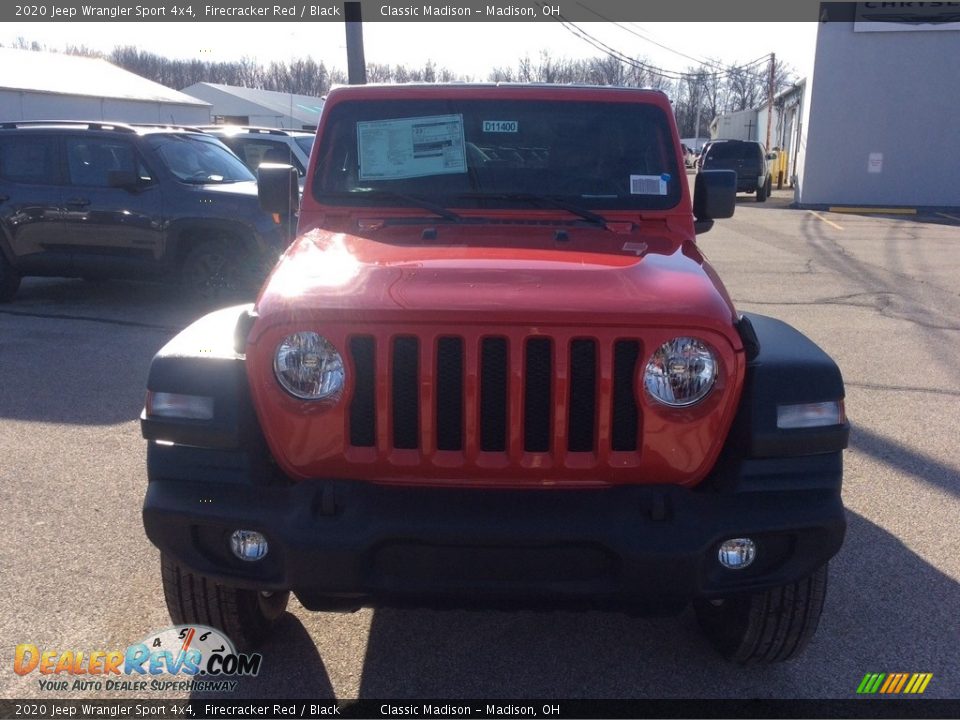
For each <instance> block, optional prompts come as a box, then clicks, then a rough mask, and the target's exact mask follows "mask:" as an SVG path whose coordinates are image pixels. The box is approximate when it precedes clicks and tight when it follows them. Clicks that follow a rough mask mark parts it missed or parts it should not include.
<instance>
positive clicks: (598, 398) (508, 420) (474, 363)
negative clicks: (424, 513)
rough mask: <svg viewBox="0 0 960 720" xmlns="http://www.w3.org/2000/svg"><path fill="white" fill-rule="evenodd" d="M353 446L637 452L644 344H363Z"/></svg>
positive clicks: (418, 340) (615, 338) (495, 339)
mask: <svg viewBox="0 0 960 720" xmlns="http://www.w3.org/2000/svg"><path fill="white" fill-rule="evenodd" d="M348 355H349V362H350V366H351V370H352V374H353V393H352V399H351V401H350V407H349V419H348V433H349V444H350V445H351V446H353V447H356V448H376V449H377V450H380V451H384V452H390V451H393V450H418V451H420V452H421V453H426V454H433V453H435V452H440V453H461V454H465V456H466V457H465V459H466V461H467V462H471V461H476V459H477V457H478V456H480V455H485V456H487V457H490V456H492V455H496V454H500V455H503V456H506V457H509V458H511V459H513V460H519V459H520V458H522V457H527V458H529V457H530V456H532V455H550V456H552V457H553V458H554V460H555V461H557V462H563V461H564V459H569V458H570V457H571V456H574V455H579V456H580V457H584V456H585V455H586V454H589V453H599V452H604V453H606V452H624V453H636V452H637V451H638V448H639V447H640V443H639V437H640V432H641V429H642V428H641V417H640V413H639V411H638V407H637V402H636V398H635V376H636V372H637V363H638V361H639V359H640V357H641V344H640V342H639V340H636V339H629V338H628V339H623V338H622V337H620V336H619V335H617V334H614V333H612V332H611V333H610V334H609V336H603V337H601V336H593V337H584V336H583V334H574V333H572V332H566V333H554V334H553V335H551V336H545V335H542V334H532V333H528V332H521V331H513V330H508V331H506V332H504V331H503V330H499V331H491V332H490V333H484V332H481V331H476V332H475V333H473V334H470V335H436V336H432V335H431V336H424V337H420V336H415V335H412V334H398V335H393V336H388V337H381V336H374V335H354V336H352V337H351V338H350V340H349V343H348Z"/></svg>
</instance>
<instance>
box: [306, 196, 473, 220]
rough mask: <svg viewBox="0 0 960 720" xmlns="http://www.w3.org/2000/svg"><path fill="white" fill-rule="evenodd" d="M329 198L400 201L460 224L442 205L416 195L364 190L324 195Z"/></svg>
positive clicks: (451, 211) (453, 213)
mask: <svg viewBox="0 0 960 720" xmlns="http://www.w3.org/2000/svg"><path fill="white" fill-rule="evenodd" d="M324 194H325V195H329V196H331V197H336V198H351V199H357V198H371V199H376V200H402V201H404V202H406V203H409V204H410V205H414V206H415V207H418V208H421V209H423V210H429V211H430V212H432V213H433V214H434V215H439V216H440V217H442V218H443V219H445V220H449V221H450V222H455V223H458V222H461V221H462V220H463V218H462V217H460V216H459V215H457V213H455V212H453V210H448V209H447V208H445V207H443V205H437V204H436V203H432V202H430V201H429V200H426V199H424V198H420V197H417V196H416V195H406V194H404V193H398V192H394V191H393V190H366V191H357V192H333V193H324Z"/></svg>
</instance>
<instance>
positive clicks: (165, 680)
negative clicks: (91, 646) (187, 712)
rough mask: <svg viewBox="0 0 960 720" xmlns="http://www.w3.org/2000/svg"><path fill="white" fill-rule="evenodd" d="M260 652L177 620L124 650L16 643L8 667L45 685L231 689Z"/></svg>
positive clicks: (252, 671)
mask: <svg viewBox="0 0 960 720" xmlns="http://www.w3.org/2000/svg"><path fill="white" fill-rule="evenodd" d="M262 662H263V656H262V655H260V654H259V653H238V652H237V651H236V648H235V647H234V644H233V642H232V641H231V640H230V638H228V637H227V636H226V635H224V634H223V633H222V632H220V631H219V630H217V629H216V628H212V627H207V626H206V625H176V626H174V627H171V628H167V629H166V630H162V631H161V632H158V633H152V634H150V635H148V636H147V637H146V638H144V639H143V640H142V641H141V642H138V643H134V644H133V645H130V646H129V647H127V648H126V649H125V650H50V649H44V648H39V647H37V646H36V645H33V644H30V643H24V644H21V645H17V647H16V650H15V652H14V658H13V671H14V672H15V673H16V674H17V675H21V676H31V675H34V674H36V676H37V682H38V684H39V687H40V689H41V690H44V691H51V692H53V691H90V690H97V691H100V690H108V691H110V690H112V691H126V692H145V691H159V692H172V691H187V692H232V691H234V690H236V688H237V684H238V682H239V681H238V680H237V678H238V677H242V676H246V677H255V676H256V675H257V674H258V673H259V672H260V665H261V663H262Z"/></svg>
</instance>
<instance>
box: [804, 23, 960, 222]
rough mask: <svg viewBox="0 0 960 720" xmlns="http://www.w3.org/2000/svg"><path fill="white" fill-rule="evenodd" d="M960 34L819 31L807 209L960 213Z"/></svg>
mask: <svg viewBox="0 0 960 720" xmlns="http://www.w3.org/2000/svg"><path fill="white" fill-rule="evenodd" d="M958 57H960V31H957V30H926V31H924V32H919V31H903V32H854V23H853V22H852V21H829V22H825V23H821V25H820V29H819V32H818V35H817V54H816V63H815V66H814V72H813V77H812V81H811V82H810V83H809V85H810V90H811V96H810V102H809V103H808V105H807V107H808V108H809V119H808V120H807V121H806V129H807V130H806V142H805V147H804V148H803V149H804V150H805V162H804V167H803V172H802V175H801V177H800V184H799V189H798V193H797V200H798V202H799V203H801V204H803V205H865V206H871V205H872V206H886V205H896V206H926V207H951V208H955V207H960V162H958V158H960V132H957V127H956V118H957V117H960V72H958V69H957V58H958Z"/></svg>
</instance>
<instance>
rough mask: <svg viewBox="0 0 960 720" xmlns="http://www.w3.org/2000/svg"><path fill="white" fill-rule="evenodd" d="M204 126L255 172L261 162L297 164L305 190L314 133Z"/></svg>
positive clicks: (251, 127)
mask: <svg viewBox="0 0 960 720" xmlns="http://www.w3.org/2000/svg"><path fill="white" fill-rule="evenodd" d="M200 129H201V130H203V131H204V132H205V133H208V134H210V135H214V136H216V137H217V138H218V139H219V140H220V142H222V143H223V144H224V145H226V146H227V147H228V148H230V149H231V150H233V152H235V153H236V154H237V156H238V157H239V158H240V159H241V160H242V161H243V164H244V165H246V166H247V167H248V168H250V169H251V170H252V171H253V172H254V173H256V172H257V168H258V167H260V163H265V162H276V163H285V164H288V165H293V166H294V167H295V168H296V169H297V174H298V175H299V176H300V190H301V191H302V190H303V180H304V177H305V176H306V173H307V163H309V161H310V150H311V148H312V147H313V137H314V135H313V133H311V132H305V131H300V130H282V129H280V128H266V127H255V126H251V125H203V126H201V128H200Z"/></svg>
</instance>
